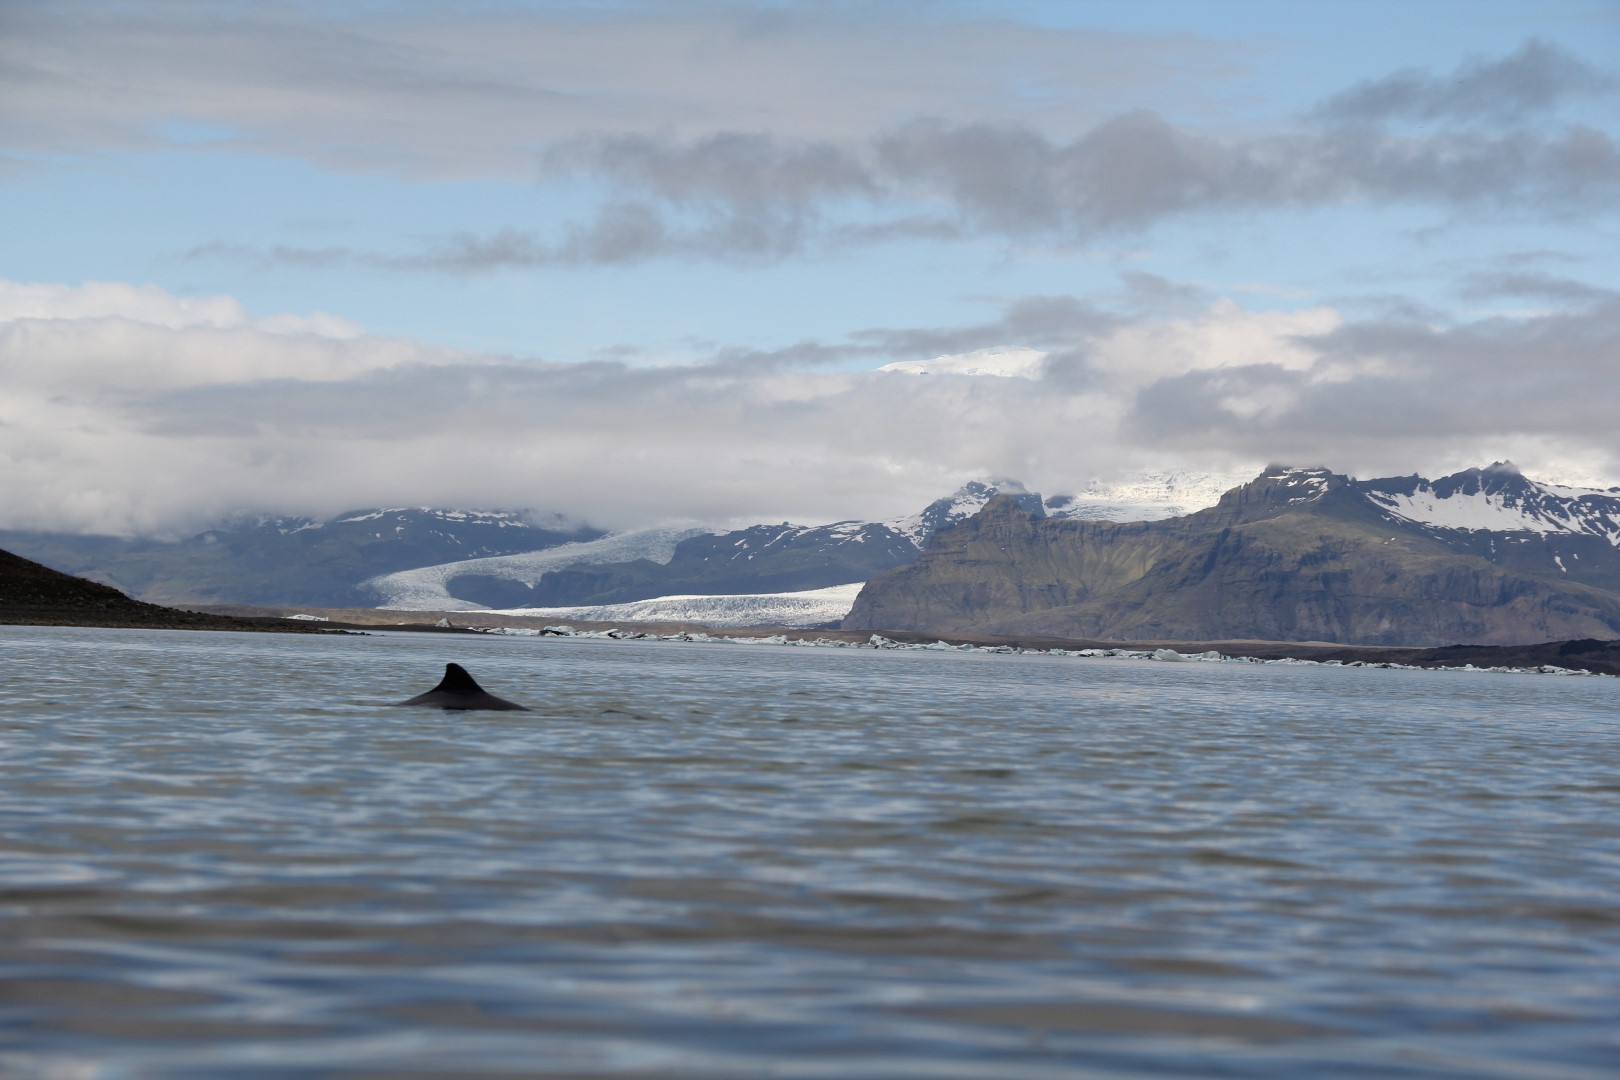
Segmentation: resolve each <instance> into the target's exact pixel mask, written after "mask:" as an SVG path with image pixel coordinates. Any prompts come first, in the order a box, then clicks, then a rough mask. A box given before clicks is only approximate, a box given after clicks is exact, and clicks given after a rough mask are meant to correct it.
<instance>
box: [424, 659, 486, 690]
mask: <svg viewBox="0 0 1620 1080" xmlns="http://www.w3.org/2000/svg"><path fill="white" fill-rule="evenodd" d="M433 689H434V690H440V691H443V692H445V693H448V694H482V693H483V692H484V688H483V687H482V686H479V685H478V680H477V679H474V678H473V677H472V676H471V675H469V674H467V669H466V668H464V667H462V666H461V665H460V664H446V665H444V678H442V679H440V680H439V685H438V686H435V687H434V688H433Z"/></svg>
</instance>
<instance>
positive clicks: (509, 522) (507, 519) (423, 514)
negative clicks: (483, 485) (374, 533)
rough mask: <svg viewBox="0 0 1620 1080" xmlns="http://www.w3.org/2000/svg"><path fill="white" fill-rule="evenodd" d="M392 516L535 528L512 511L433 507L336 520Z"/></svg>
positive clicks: (374, 512) (364, 512)
mask: <svg viewBox="0 0 1620 1080" xmlns="http://www.w3.org/2000/svg"><path fill="white" fill-rule="evenodd" d="M390 514H392V515H395V516H398V517H400V518H401V519H402V520H406V519H409V518H428V519H430V520H437V521H453V522H455V523H457V524H458V525H493V526H495V527H496V528H501V529H529V528H533V526H532V525H531V524H530V523H529V521H528V520H527V519H526V518H525V517H524V515H523V514H520V513H517V512H515V511H511V510H444V509H440V508H437V507H432V506H389V507H384V508H382V509H379V510H360V511H356V512H355V513H352V514H350V515H349V516H348V517H340V518H337V519H335V521H336V523H337V524H340V525H346V524H350V523H353V522H359V521H378V520H381V519H382V518H385V517H388V516H389V515H390Z"/></svg>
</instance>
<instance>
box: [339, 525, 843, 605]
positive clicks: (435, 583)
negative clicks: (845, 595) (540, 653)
mask: <svg viewBox="0 0 1620 1080" xmlns="http://www.w3.org/2000/svg"><path fill="white" fill-rule="evenodd" d="M707 531H708V530H706V529H640V530H637V531H635V532H625V533H615V534H613V535H611V536H604V537H602V538H601V539H599V540H590V541H586V542H584V543H578V544H563V545H561V546H559V547H553V548H546V549H545V550H543V551H531V552H525V553H524V554H521V555H491V556H488V557H486V558H482V559H466V560H463V561H461V562H449V563H439V564H437V565H435V566H421V567H417V568H416V569H414V570H400V571H398V572H397V573H393V574H383V575H381V576H379V577H374V578H371V579H370V580H368V581H365V582H362V584H363V585H364V586H366V587H367V588H369V589H371V590H372V592H373V593H374V594H375V595H376V596H377V598H378V602H377V606H378V607H380V608H389V609H392V610H395V611H481V610H484V607H483V605H482V604H474V603H470V602H469V601H466V600H458V599H456V598H455V597H453V596H451V595H450V590H449V589H448V588H447V586H446V582H448V581H449V580H450V579H451V578H453V577H460V576H461V575H463V574H481V575H487V576H489V577H502V578H511V579H513V580H516V581H528V582H534V581H537V580H539V578H540V576H541V575H542V574H544V573H545V572H546V571H548V570H564V569H567V568H568V567H571V566H580V565H583V564H586V563H611V562H629V561H631V560H634V559H648V560H650V561H652V562H656V563H660V564H664V563H668V562H669V560H670V559H672V558H674V557H675V545H676V544H678V543H680V542H681V541H682V540H684V539H686V538H687V537H688V536H697V535H700V534H701V533H704V532H707ZM851 602H852V603H853V601H851Z"/></svg>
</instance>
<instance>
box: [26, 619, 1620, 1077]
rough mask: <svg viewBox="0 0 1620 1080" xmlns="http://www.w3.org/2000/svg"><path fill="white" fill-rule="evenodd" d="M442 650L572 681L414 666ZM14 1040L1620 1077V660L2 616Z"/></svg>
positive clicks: (318, 1056)
mask: <svg viewBox="0 0 1620 1080" xmlns="http://www.w3.org/2000/svg"><path fill="white" fill-rule="evenodd" d="M447 660H455V661H458V662H460V663H462V664H464V665H466V666H467V667H468V668H469V669H470V670H471V671H472V672H473V673H474V674H475V675H476V676H477V677H478V678H479V679H480V680H481V681H482V682H483V683H484V685H485V686H486V687H487V688H489V689H490V690H492V691H493V692H495V693H498V694H501V695H502V696H506V697H511V698H514V699H516V700H519V701H524V702H527V703H528V704H530V705H532V706H535V707H536V710H537V711H535V712H534V713H531V714H522V713H484V714H465V715H456V714H443V713H440V712H438V711H434V710H414V709H411V710H404V709H387V708H379V707H378V705H379V704H380V703H385V702H390V701H396V700H400V699H402V698H404V697H408V696H410V695H412V694H414V693H417V692H419V691H421V690H423V689H426V688H427V687H429V686H431V685H432V684H433V683H434V682H436V681H437V679H438V676H439V674H440V673H441V672H442V670H443V668H442V665H443V663H444V662H445V661H447ZM0 665H3V666H0V1073H3V1074H6V1075H14V1076H24V1077H33V1076H41V1077H64V1078H65V1077H72V1078H103V1077H104V1078H126V1077H159V1076H161V1077H218V1076H244V1077H313V1076H321V1077H337V1076H343V1077H372V1076H400V1075H410V1076H476V1075H489V1076H570V1077H581V1076H592V1077H595V1076H601V1077H608V1076H635V1077H641V1076H658V1077H693V1078H696V1077H716V1078H732V1077H737V1078H741V1077H760V1076H782V1077H919V1078H920V1077H996V1078H1002V1077H1006V1078H1025V1077H1027V1078H1048V1077H1065V1078H1068V1077H1089V1076H1099V1077H1100V1076H1110V1077H1111V1076H1133V1075H1156V1076H1268V1077H1269V1076H1275V1077H1333V1076H1347V1077H1348V1076H1355V1077H1360V1076H1368V1077H1371V1076H1377V1077H1438V1076H1456V1077H1498V1076H1500V1077H1509V1076H1511V1077H1546V1078H1553V1080H1562V1078H1576V1077H1594V1078H1595V1077H1612V1076H1614V1075H1616V1074H1617V1073H1620V681H1617V680H1613V679H1567V678H1566V679H1560V678H1547V677H1532V676H1504V675H1490V674H1467V673H1429V672H1408V671H1379V670H1352V669H1332V668H1326V669H1324V668H1284V667H1258V666H1250V665H1235V664H1234V665H1214V664H1155V663H1142V662H1132V661H1122V660H1096V659H1093V660H1086V659H1073V658H1047V657H1033V656H1030V657H1020V656H990V655H962V654H931V653H888V652H877V651H856V650H825V651H823V650H809V649H788V648H773V647H769V646H740V645H729V646H728V645H714V644H695V643H694V644H681V643H638V642H618V641H583V640H558V639H541V640H534V639H527V640H523V639H519V640H510V639H508V640H500V639H482V638H459V637H457V638H451V637H438V636H434V637H413V636H405V635H391V636H374V637H366V638H313V637H273V636H267V635H236V634H200V633H194V634H186V633H174V632H158V631H113V630H72V629H34V628H15V627H12V628H0Z"/></svg>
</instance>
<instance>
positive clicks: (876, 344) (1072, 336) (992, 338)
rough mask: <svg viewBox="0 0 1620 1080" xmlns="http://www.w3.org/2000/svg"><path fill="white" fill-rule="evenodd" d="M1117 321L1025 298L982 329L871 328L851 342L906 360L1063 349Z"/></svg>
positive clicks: (1096, 310)
mask: <svg viewBox="0 0 1620 1080" xmlns="http://www.w3.org/2000/svg"><path fill="white" fill-rule="evenodd" d="M1118 323H1119V319H1118V317H1117V316H1115V315H1113V314H1111V313H1109V312H1108V311H1106V310H1104V309H1103V308H1100V307H1098V306H1097V305H1096V304H1094V303H1092V302H1091V301H1089V300H1085V299H1082V298H1080V297H1075V296H1029V297H1023V298H1020V299H1018V300H1015V301H1013V302H1012V303H1010V304H1008V305H1007V306H1006V308H1005V309H1004V310H1003V312H1002V314H1001V316H1000V317H999V318H996V319H992V320H989V321H986V322H983V323H977V324H972V325H968V326H957V327H938V328H884V327H874V328H871V329H867V330H860V331H857V332H855V333H854V334H851V335H850V340H851V341H852V342H854V343H856V344H858V345H860V346H862V347H863V348H865V349H867V350H869V351H870V352H871V353H873V354H875V355H880V356H884V357H889V358H896V359H905V360H921V359H929V358H932V357H935V356H944V355H951V354H955V353H966V352H972V351H974V350H976V349H986V348H991V347H993V346H996V345H1006V344H1015V345H1023V346H1027V347H1030V348H1039V349H1062V348H1069V347H1072V346H1073V345H1074V344H1075V343H1076V342H1080V341H1084V340H1087V339H1089V338H1091V337H1094V336H1095V335H1097V334H1100V333H1102V332H1104V331H1106V330H1108V329H1111V328H1113V327H1114V326H1116V325H1118Z"/></svg>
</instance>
